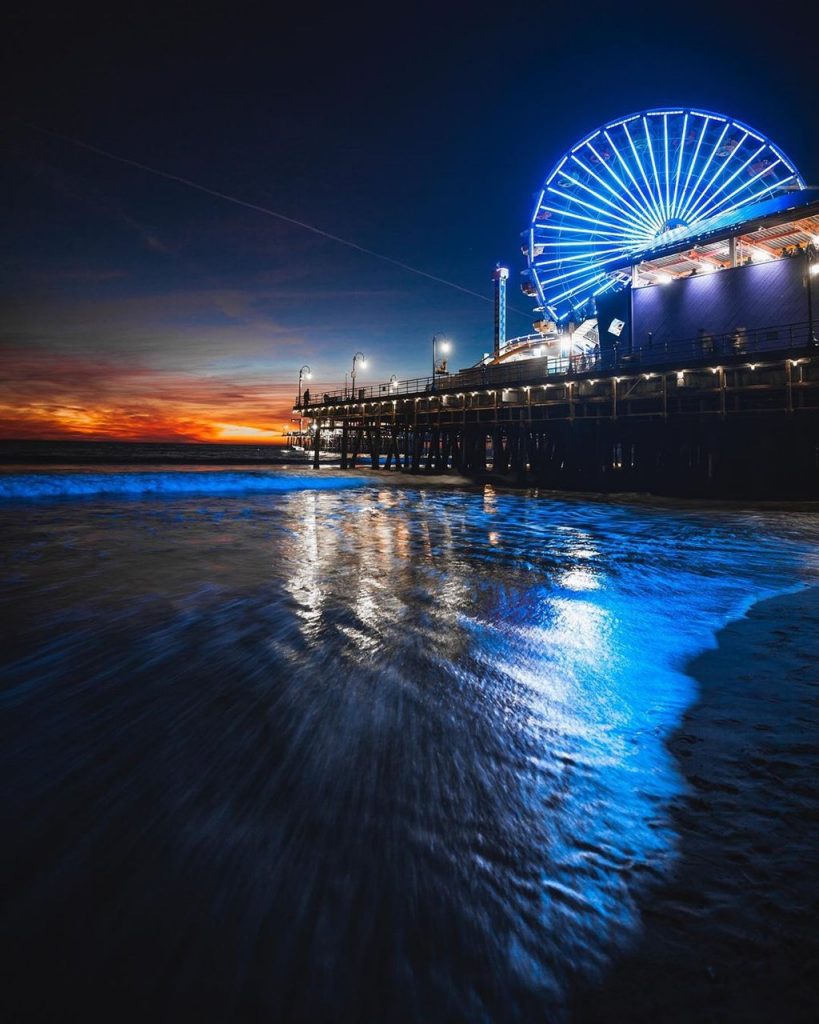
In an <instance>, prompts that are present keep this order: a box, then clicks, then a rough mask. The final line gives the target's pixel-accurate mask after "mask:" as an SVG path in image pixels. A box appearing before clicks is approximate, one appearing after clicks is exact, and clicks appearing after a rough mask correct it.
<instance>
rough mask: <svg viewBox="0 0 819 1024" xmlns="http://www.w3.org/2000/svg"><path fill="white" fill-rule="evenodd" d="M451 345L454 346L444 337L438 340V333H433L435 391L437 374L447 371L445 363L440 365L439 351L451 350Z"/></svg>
mask: <svg viewBox="0 0 819 1024" xmlns="http://www.w3.org/2000/svg"><path fill="white" fill-rule="evenodd" d="M451 347H452V346H451V345H450V344H449V342H448V341H445V340H444V339H443V338H442V339H441V340H440V341H438V335H437V334H433V335H432V390H433V391H434V390H435V374H436V373H446V370H445V369H444V368H443V367H444V363H441V366H440V367H439V366H438V357H437V354H438V351H439V350H440V351H441V352H449V350H450V348H451Z"/></svg>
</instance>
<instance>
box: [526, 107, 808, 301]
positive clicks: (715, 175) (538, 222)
mask: <svg viewBox="0 0 819 1024" xmlns="http://www.w3.org/2000/svg"><path fill="white" fill-rule="evenodd" d="M804 187H805V183H804V181H803V180H802V178H801V176H800V175H799V173H798V171H797V170H796V168H795V167H794V165H793V164H792V163H791V161H790V160H788V158H787V157H786V156H785V154H784V153H783V152H782V150H780V149H779V148H778V147H777V146H775V145H774V144H773V143H772V142H771V141H770V140H769V139H766V138H765V137H764V136H762V135H760V134H759V133H758V132H756V131H754V130H753V129H752V128H749V127H748V125H746V124H743V123H742V122H741V121H735V120H732V119H731V118H728V117H724V116H723V115H721V114H714V113H710V112H708V111H705V110H691V109H684V110H683V109H673V110H672V109H658V110H647V111H644V112H643V113H640V114H632V115H631V116H630V117H625V118H621V119H620V120H618V121H612V122H611V123H610V124H607V125H605V126H603V127H601V128H598V129H597V130H596V131H594V132H592V133H591V134H590V135H587V136H586V137H585V138H583V139H581V141H580V142H578V143H577V145H576V146H573V147H572V149H571V150H569V152H568V153H566V154H565V155H564V156H563V157H561V159H560V160H559V161H558V162H557V164H555V166H554V167H553V169H552V170H551V172H550V173H549V175H548V177H547V178H546V180H545V181H544V183H543V187H542V188H541V190H540V192H539V193H538V196H537V201H536V202H535V206H534V209H533V211H532V219H531V223H530V225H529V228H528V231H527V232H526V233H525V236H524V237H525V238H526V246H525V251H526V255H527V260H528V270H527V272H526V278H527V281H526V284H525V285H524V291H525V292H526V293H527V294H529V295H532V296H533V297H534V298H536V300H537V302H538V308H540V309H543V310H544V311H546V312H547V313H548V314H549V316H551V317H552V318H554V319H555V320H558V321H560V320H565V319H566V318H568V317H574V318H575V319H578V318H583V317H584V316H591V315H594V300H595V299H596V297H597V296H598V295H601V294H603V293H604V292H607V291H610V290H614V289H617V288H621V287H624V286H625V285H626V284H627V282H628V281H629V280H630V278H631V272H630V269H629V268H630V264H631V263H633V262H635V261H637V260H639V259H640V258H642V256H643V254H646V253H650V252H651V251H652V250H654V249H657V248H662V247H663V246H665V245H670V244H672V243H674V242H680V241H684V240H685V239H687V238H688V237H692V238H693V237H695V236H697V235H698V234H700V233H702V232H703V231H705V230H707V229H708V226H709V224H711V223H712V222H713V223H717V222H720V221H721V220H722V219H723V218H725V217H727V216H729V215H730V214H732V213H734V212H735V211H737V210H739V209H741V208H743V207H750V206H751V205H752V204H755V203H759V202H762V201H764V200H766V199H770V198H772V197H774V196H777V195H780V194H782V193H783V192H787V191H791V190H795V189H802V188H804Z"/></svg>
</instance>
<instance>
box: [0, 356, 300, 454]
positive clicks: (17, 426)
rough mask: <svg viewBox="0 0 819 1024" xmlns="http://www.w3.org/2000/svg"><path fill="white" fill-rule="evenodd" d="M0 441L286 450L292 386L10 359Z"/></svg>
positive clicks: (0, 402)
mask: <svg viewBox="0 0 819 1024" xmlns="http://www.w3.org/2000/svg"><path fill="white" fill-rule="evenodd" d="M7 355H8V358H7V361H6V367H5V370H4V373H3V378H2V381H1V382H0V436H2V437H5V438H9V439H14V440H28V439H45V440H63V439H86V440H112V441H135V440H139V441H210V442H225V443H230V442H235V443H237V444H239V443H258V444H274V445H275V444H284V443H285V438H284V436H283V434H284V432H285V431H286V430H287V429H288V427H289V425H290V416H291V410H292V406H293V402H294V400H295V397H296V396H295V388H294V387H293V386H292V385H283V384H275V383H267V382H260V381H259V380H255V381H254V380H247V379H245V380H238V379H237V378H236V377H235V376H230V377H227V376H217V375H196V376H195V375H193V374H180V373H171V372H164V371H162V370H158V369H154V368H149V367H144V366H129V365H124V364H123V363H122V362H108V363H106V362H102V361H100V360H91V359H81V358H77V357H72V356H66V355H62V354H61V355H56V354H52V353H44V352H43V353H31V352H22V351H19V352H14V353H8V354H7Z"/></svg>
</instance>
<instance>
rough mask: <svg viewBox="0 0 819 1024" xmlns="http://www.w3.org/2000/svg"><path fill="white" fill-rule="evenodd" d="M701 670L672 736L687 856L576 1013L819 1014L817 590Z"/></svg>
mask: <svg viewBox="0 0 819 1024" xmlns="http://www.w3.org/2000/svg"><path fill="white" fill-rule="evenodd" d="M718 642H719V646H718V647H717V648H716V649H714V650H710V651H708V652H706V653H704V654H702V655H700V656H699V657H698V658H696V659H695V660H694V661H692V662H691V663H690V664H689V665H688V666H687V671H688V672H689V674H690V675H692V676H693V677H694V678H695V679H696V680H697V681H698V683H699V698H698V700H697V701H696V702H695V704H694V705H693V706H692V708H691V709H690V711H689V713H688V714H687V715H686V717H685V720H684V722H683V725H682V727H681V728H680V729H679V731H678V732H676V733H675V734H674V735H673V736H672V737H671V739H670V741H669V746H670V748H671V750H672V752H673V754H674V756H675V757H676V758H677V759H678V761H679V764H680V766H681V770H682V771H683V773H684V775H685V778H686V780H687V783H688V793H687V794H686V796H684V797H683V798H681V799H679V800H678V801H677V802H676V804H675V806H674V808H673V817H674V823H675V827H676V829H677V831H678V833H679V835H680V849H679V853H680V860H679V863H678V868H677V871H676V873H675V877H674V879H673V881H672V882H671V884H669V885H668V886H665V887H663V888H662V889H661V890H659V891H655V892H654V893H652V894H649V896H648V897H647V898H646V900H645V902H644V905H643V906H642V907H641V911H642V915H643V922H644V931H643V934H642V936H641V938H640V939H639V940H638V944H637V946H636V948H634V949H633V950H632V952H631V953H630V954H628V955H627V956H626V957H625V958H624V959H622V960H621V961H620V962H618V963H615V964H614V965H613V966H612V969H611V971H610V973H609V975H608V977H607V978H605V979H604V980H603V982H602V984H601V986H600V987H599V988H598V989H597V990H596V991H594V992H592V993H589V992H586V993H585V994H584V995H583V996H581V997H579V998H578V1000H577V1004H576V1006H575V1008H574V1013H573V1019H576V1020H578V1021H583V1022H602V1021H607V1022H608V1021H635V1020H639V1021H649V1020H650V1021H663V1022H666V1021H675V1022H676V1021H715V1022H716V1021H719V1022H721V1024H723V1022H733V1021H737V1022H739V1021H742V1022H749V1021H766V1022H767V1021H771V1022H773V1021H777V1022H784V1021H788V1022H790V1021H816V1020H819V588H811V589H806V590H803V591H800V592H798V593H795V594H794V593H792V594H788V595H785V596H781V597H777V598H773V599H771V600H767V601H763V602H760V603H759V604H757V605H755V606H754V607H753V608H752V609H751V610H750V612H749V613H748V615H747V616H746V617H745V618H743V619H741V620H739V621H736V622H733V623H731V624H730V625H728V626H727V627H726V628H725V629H723V630H722V631H721V633H720V634H719V636H718Z"/></svg>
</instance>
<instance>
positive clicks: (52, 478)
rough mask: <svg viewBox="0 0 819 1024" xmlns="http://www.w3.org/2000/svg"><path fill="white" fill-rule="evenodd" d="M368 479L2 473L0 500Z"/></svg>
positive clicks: (257, 489)
mask: <svg viewBox="0 0 819 1024" xmlns="http://www.w3.org/2000/svg"><path fill="white" fill-rule="evenodd" d="M366 483H368V480H367V479H366V478H362V477H352V476H315V477H311V476H306V475H305V476H302V475H297V474H290V473H288V474H282V473H280V474H276V473H265V472H220V471H210V472H185V471H179V470H178V471H176V472H168V471H165V472H158V473H151V472H147V473H145V472H130V473H76V472H74V473H13V474H8V475H0V501H4V500H5V501H20V500H30V499H42V498H83V497H93V496H98V495H111V496H113V495H139V496H147V495H185V494H191V495H193V494H221V495H225V494H275V493H279V492H286V491H327V490H338V489H339V488H343V487H360V486H361V485H363V484H366Z"/></svg>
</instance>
